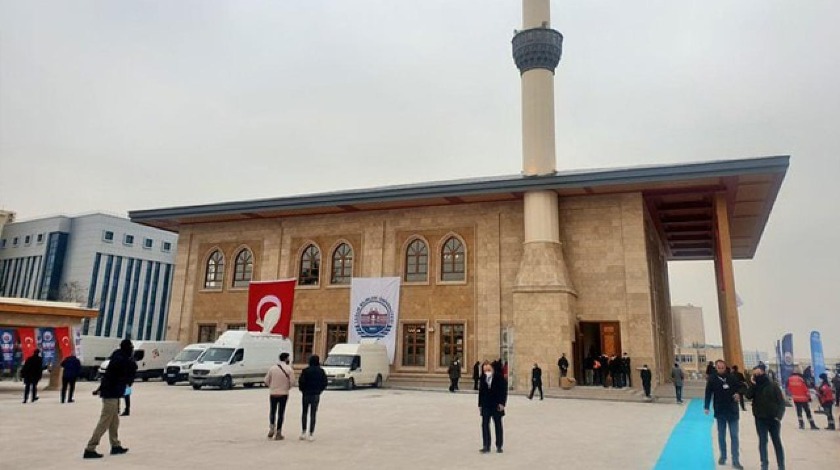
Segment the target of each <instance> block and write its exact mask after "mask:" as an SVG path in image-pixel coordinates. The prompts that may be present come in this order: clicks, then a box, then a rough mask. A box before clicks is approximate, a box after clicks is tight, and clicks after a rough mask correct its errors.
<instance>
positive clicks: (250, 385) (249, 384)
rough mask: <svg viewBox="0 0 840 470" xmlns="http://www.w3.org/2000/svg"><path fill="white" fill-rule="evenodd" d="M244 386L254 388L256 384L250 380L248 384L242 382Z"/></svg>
mask: <svg viewBox="0 0 840 470" xmlns="http://www.w3.org/2000/svg"><path fill="white" fill-rule="evenodd" d="M242 386H243V387H245V388H254V384H252V383H251V382H248V383H246V384H242Z"/></svg>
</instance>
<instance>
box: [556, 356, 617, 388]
mask: <svg viewBox="0 0 840 470" xmlns="http://www.w3.org/2000/svg"><path fill="white" fill-rule="evenodd" d="M563 358H565V355H564V356H563ZM566 368H567V369H568V362H567V363H566ZM561 374H562V366H561ZM632 375H633V374H632V368H631V367H630V356H628V355H627V353H626V352H625V353H624V354H618V355H616V354H613V355H609V356H608V355H607V354H605V353H600V354H597V353H595V352H590V353H589V354H588V355H587V356H586V357H585V358H583V383H582V385H593V386H603V387H605V388H607V387H613V388H624V387H632V386H633V385H632ZM563 376H564V377H565V375H563Z"/></svg>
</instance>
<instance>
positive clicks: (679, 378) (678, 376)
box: [671, 367, 685, 387]
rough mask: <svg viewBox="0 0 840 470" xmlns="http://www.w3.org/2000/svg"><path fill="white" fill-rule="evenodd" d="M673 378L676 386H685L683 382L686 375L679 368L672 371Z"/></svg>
mask: <svg viewBox="0 0 840 470" xmlns="http://www.w3.org/2000/svg"><path fill="white" fill-rule="evenodd" d="M671 378H672V379H674V385H676V386H677V387H682V386H683V380H685V374H683V371H682V369H680V368H679V367H674V368H673V369H671Z"/></svg>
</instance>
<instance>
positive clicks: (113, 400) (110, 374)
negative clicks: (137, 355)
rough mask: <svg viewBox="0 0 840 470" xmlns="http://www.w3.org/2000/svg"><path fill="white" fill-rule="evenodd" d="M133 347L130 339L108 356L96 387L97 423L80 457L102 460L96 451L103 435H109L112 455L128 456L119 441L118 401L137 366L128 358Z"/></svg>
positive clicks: (123, 341) (125, 340) (132, 378)
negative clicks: (99, 403)
mask: <svg viewBox="0 0 840 470" xmlns="http://www.w3.org/2000/svg"><path fill="white" fill-rule="evenodd" d="M133 352H134V346H133V345H132V344H131V340H130V339H124V340H122V342H120V348H119V349H118V350H116V351H114V353H113V354H111V357H110V361H109V362H108V368H107V369H105V374H104V375H103V376H102V381H101V382H100V385H99V397H100V398H101V399H102V411H101V412H100V415H99V422H97V423H96V428H95V429H94V430H93V435H91V437H90V440H89V441H88V443H87V446H86V447H85V452H84V454H83V455H82V457H83V458H85V459H101V458H102V454H100V453H98V452H97V451H96V447H97V446H98V445H99V441H100V440H101V439H102V435H103V434H105V431H108V440H109V441H110V443H111V455H119V454H124V453H126V452H128V449H127V448H125V447H123V446H122V444H121V443H120V439H119V429H120V416H119V407H120V398H122V397H123V395H125V388H126V387H127V386H128V384H129V382H131V381H133V380H134V374H135V372H136V371H137V363H136V362H134V361H133V360H132V358H131V355H132V353H133Z"/></svg>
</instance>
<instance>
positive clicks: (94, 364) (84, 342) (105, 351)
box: [76, 335, 122, 380]
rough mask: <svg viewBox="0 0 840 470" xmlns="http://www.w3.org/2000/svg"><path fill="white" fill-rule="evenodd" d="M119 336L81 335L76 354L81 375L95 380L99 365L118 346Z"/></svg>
mask: <svg viewBox="0 0 840 470" xmlns="http://www.w3.org/2000/svg"><path fill="white" fill-rule="evenodd" d="M120 341H122V340H121V339H120V338H106V337H105V336H92V335H82V336H81V337H80V341H79V348H78V350H77V351H76V355H77V356H78V358H79V362H81V363H82V377H85V378H87V379H88V380H96V374H97V372H98V371H99V365H100V364H102V361H107V360H108V358H109V357H111V353H113V352H114V350H115V349H118V348H119V347H120Z"/></svg>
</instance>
